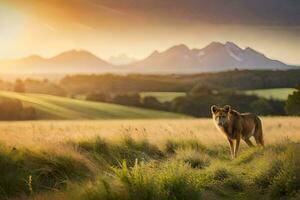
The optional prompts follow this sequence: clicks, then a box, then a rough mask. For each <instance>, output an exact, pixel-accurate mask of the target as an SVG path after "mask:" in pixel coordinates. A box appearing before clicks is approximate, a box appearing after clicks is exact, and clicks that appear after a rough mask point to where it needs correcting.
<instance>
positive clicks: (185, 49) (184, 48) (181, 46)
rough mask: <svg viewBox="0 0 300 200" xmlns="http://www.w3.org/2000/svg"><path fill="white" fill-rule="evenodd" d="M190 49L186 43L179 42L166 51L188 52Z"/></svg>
mask: <svg viewBox="0 0 300 200" xmlns="http://www.w3.org/2000/svg"><path fill="white" fill-rule="evenodd" d="M189 50H190V49H189V48H188V47H187V46H186V45H185V44H179V45H175V46H173V47H171V48H169V49H168V50H166V52H175V53H184V52H188V51H189Z"/></svg>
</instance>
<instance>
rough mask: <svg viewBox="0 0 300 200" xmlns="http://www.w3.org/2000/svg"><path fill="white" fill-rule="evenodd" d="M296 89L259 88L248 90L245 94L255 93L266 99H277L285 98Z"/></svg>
mask: <svg viewBox="0 0 300 200" xmlns="http://www.w3.org/2000/svg"><path fill="white" fill-rule="evenodd" d="M294 91H296V89H294V88H273V89H259V90H248V91H246V94H251V95H257V96H259V97H264V98H267V99H270V98H273V99H278V100H287V98H288V95H289V94H293V92H294Z"/></svg>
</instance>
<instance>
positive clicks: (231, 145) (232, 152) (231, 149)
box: [228, 138, 234, 158]
mask: <svg viewBox="0 0 300 200" xmlns="http://www.w3.org/2000/svg"><path fill="white" fill-rule="evenodd" d="M228 142H229V146H230V152H231V157H232V158H233V157H234V145H233V140H232V139H229V138H228Z"/></svg>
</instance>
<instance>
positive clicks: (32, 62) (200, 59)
mask: <svg viewBox="0 0 300 200" xmlns="http://www.w3.org/2000/svg"><path fill="white" fill-rule="evenodd" d="M113 59H114V61H115V63H116V62H119V63H120V64H119V65H113V64H111V63H109V62H106V61H104V60H102V59H100V58H98V57H97V56H95V55H94V54H92V53H90V52H88V51H83V50H80V51H77V50H71V51H66V52H63V53H61V54H59V55H57V56H55V57H52V58H43V57H41V56H38V55H32V56H29V57H26V58H22V59H17V60H5V61H0V67H1V72H2V73H36V74H37V73H57V74H59V73H62V74H63V73H101V72H112V73H115V72H116V73H129V72H136V73H149V72H151V73H193V72H197V73H198V72H215V71H226V70H232V69H271V70H285V69H289V68H290V66H288V65H286V64H284V63H282V62H280V61H277V60H272V59H269V58H267V57H266V56H265V55H263V54H261V53H259V52H257V51H255V50H254V49H251V48H249V47H247V48H245V49H242V48H240V47H238V46H237V45H236V44H234V43H232V42H226V43H225V44H222V43H219V42H212V43H210V44H209V45H207V46H206V47H204V48H202V49H189V48H188V47H187V46H186V45H184V44H180V45H176V46H173V47H171V48H169V49H167V50H166V51H163V52H158V51H154V52H153V53H152V54H151V55H149V56H148V57H147V58H145V59H143V60H140V61H136V62H133V63H131V64H126V65H125V64H123V65H121V64H122V62H123V63H124V60H125V63H126V62H128V61H129V57H127V56H124V55H123V56H121V57H120V56H119V57H115V58H113ZM121 61H122V62H121Z"/></svg>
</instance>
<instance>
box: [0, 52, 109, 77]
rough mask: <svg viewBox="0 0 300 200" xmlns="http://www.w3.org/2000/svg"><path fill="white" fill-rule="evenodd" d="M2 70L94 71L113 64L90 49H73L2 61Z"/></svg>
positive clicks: (28, 71)
mask: <svg viewBox="0 0 300 200" xmlns="http://www.w3.org/2000/svg"><path fill="white" fill-rule="evenodd" d="M0 65H1V70H2V72H3V71H4V72H16V73H18V72H20V73H93V72H101V71H108V70H110V69H111V67H112V65H111V64H110V63H108V62H106V61H104V60H102V59H100V58H98V57H97V56H95V55H94V54H92V53H90V52H88V51H83V50H80V51H77V50H71V51H66V52H63V53H61V54H59V55H57V56H55V57H52V58H43V57H40V56H37V55H33V56H29V57H26V58H22V59H17V60H6V61H2V62H0Z"/></svg>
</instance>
